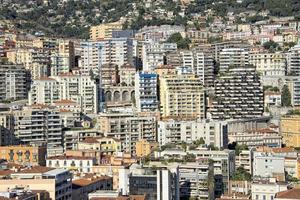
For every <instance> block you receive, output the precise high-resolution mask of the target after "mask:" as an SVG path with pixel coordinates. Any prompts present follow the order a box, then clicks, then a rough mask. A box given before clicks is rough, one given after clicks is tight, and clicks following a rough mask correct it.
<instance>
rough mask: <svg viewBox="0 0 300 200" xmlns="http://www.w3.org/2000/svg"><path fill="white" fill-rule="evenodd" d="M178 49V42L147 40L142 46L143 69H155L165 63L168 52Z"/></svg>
mask: <svg viewBox="0 0 300 200" xmlns="http://www.w3.org/2000/svg"><path fill="white" fill-rule="evenodd" d="M176 50H177V44H176V43H161V44H160V43H152V42H145V43H144V44H143V47H142V61H143V70H144V71H151V70H155V69H156V68H157V67H158V66H160V65H163V64H164V60H165V55H166V53H167V52H173V51H176Z"/></svg>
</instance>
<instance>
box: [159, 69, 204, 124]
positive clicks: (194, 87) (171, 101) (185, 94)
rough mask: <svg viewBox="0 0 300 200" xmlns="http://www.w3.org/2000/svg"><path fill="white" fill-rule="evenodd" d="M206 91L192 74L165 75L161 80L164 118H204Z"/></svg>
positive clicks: (161, 101)
mask: <svg viewBox="0 0 300 200" xmlns="http://www.w3.org/2000/svg"><path fill="white" fill-rule="evenodd" d="M204 106H205V101H204V91H203V86H202V83H201V81H200V80H199V78H198V77H197V76H195V75H192V74H182V75H172V74H170V75H165V76H162V77H161V78H160V110H161V115H162V117H171V118H172V117H176V118H177V117H180V118H204V114H205V113H204Z"/></svg>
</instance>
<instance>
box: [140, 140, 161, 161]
mask: <svg viewBox="0 0 300 200" xmlns="http://www.w3.org/2000/svg"><path fill="white" fill-rule="evenodd" d="M157 146H158V144H157V143H155V142H148V141H147V140H144V139H141V140H139V141H137V142H136V144H135V149H136V150H135V151H136V156H137V157H145V156H148V155H149V154H150V153H151V152H152V150H153V149H154V148H155V147H157Z"/></svg>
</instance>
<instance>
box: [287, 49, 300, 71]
mask: <svg viewBox="0 0 300 200" xmlns="http://www.w3.org/2000/svg"><path fill="white" fill-rule="evenodd" d="M287 71H288V74H290V75H294V76H299V75H300V45H299V44H298V45H296V46H294V47H292V48H291V49H290V51H289V53H288V54H287Z"/></svg>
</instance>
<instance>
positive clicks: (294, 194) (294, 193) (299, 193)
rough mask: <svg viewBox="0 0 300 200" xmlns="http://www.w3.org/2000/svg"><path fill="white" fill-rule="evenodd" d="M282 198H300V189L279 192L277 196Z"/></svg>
mask: <svg viewBox="0 0 300 200" xmlns="http://www.w3.org/2000/svg"><path fill="white" fill-rule="evenodd" d="M275 197H276V198H281V199H300V189H298V188H294V189H291V190H286V191H283V192H278V193H277V194H276V196H275Z"/></svg>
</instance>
